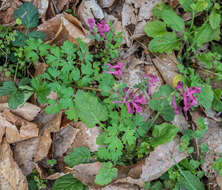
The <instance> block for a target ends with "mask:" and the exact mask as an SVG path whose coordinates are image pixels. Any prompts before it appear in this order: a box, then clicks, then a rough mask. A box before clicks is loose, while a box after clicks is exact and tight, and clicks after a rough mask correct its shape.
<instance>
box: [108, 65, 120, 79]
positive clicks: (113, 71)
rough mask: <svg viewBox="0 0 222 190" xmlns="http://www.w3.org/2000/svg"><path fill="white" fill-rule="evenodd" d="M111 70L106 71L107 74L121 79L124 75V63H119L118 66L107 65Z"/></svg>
mask: <svg viewBox="0 0 222 190" xmlns="http://www.w3.org/2000/svg"><path fill="white" fill-rule="evenodd" d="M106 65H107V66H108V67H109V69H111V70H109V71H106V73H109V74H113V75H115V76H117V77H121V76H122V73H123V63H122V62H118V63H117V64H116V65H110V64H106Z"/></svg>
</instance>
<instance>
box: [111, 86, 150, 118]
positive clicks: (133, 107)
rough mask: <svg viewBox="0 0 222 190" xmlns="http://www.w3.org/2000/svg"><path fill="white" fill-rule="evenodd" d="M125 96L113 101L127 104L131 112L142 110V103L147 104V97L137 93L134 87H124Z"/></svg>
mask: <svg viewBox="0 0 222 190" xmlns="http://www.w3.org/2000/svg"><path fill="white" fill-rule="evenodd" d="M123 92H124V93H125V96H124V97H123V100H118V101H114V102H113V103H121V104H125V105H126V106H127V109H128V113H129V114H133V113H134V112H135V113H140V112H142V105H143V104H146V98H145V97H144V96H143V95H142V94H139V95H136V94H135V92H134V89H130V88H128V87H126V88H124V89H123Z"/></svg>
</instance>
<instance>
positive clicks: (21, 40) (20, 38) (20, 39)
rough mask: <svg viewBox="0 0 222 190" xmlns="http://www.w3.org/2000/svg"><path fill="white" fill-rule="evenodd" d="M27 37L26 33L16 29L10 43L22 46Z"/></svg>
mask: <svg viewBox="0 0 222 190" xmlns="http://www.w3.org/2000/svg"><path fill="white" fill-rule="evenodd" d="M27 39H28V36H27V35H26V34H23V33H22V32H19V31H16V36H15V41H13V42H12V44H13V45H14V46H17V47H23V46H24V45H25V41H26V40H27Z"/></svg>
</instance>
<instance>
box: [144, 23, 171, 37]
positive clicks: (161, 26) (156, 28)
mask: <svg viewBox="0 0 222 190" xmlns="http://www.w3.org/2000/svg"><path fill="white" fill-rule="evenodd" d="M144 31H145V33H146V34H147V36H149V37H153V38H155V37H161V36H163V35H164V34H167V33H168V32H167V29H166V24H165V23H164V22H161V21H159V20H156V21H152V22H148V23H147V24H146V26H145V28H144Z"/></svg>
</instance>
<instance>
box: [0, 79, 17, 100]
mask: <svg viewBox="0 0 222 190" xmlns="http://www.w3.org/2000/svg"><path fill="white" fill-rule="evenodd" d="M16 90H17V88H16V86H15V84H14V82H12V81H7V82H3V86H0V96H6V95H9V94H12V93H14V92H15V91H16Z"/></svg>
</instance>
